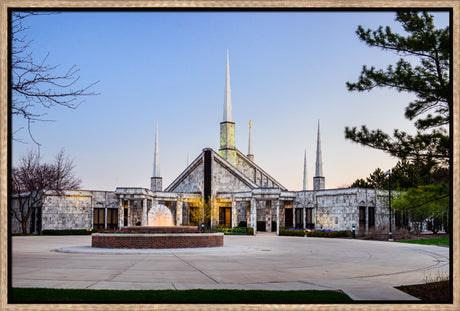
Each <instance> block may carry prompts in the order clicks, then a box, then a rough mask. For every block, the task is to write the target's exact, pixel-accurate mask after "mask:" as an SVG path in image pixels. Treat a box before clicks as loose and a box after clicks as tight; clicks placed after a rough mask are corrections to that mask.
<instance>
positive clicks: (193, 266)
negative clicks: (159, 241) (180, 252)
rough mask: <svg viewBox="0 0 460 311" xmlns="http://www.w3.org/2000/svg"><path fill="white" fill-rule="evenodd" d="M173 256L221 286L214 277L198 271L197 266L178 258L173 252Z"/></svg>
mask: <svg viewBox="0 0 460 311" xmlns="http://www.w3.org/2000/svg"><path fill="white" fill-rule="evenodd" d="M171 254H173V255H174V256H176V257H177V259H179V260H180V261H182V262H183V263H185V264H187V265H189V266H190V267H192V268H193V269H195V270H197V271H198V272H200V273H201V274H203V275H204V276H205V277H207V278H208V279H210V280H211V281H213V282H214V283H216V284H220V283H219V282H217V281H216V280H214V279H213V278H212V277H210V276H209V275H207V274H206V273H204V272H203V271H202V270H200V269H198V268H197V267H195V266H194V265H192V264H191V263H189V262H187V261H185V260H184V259H182V258H181V257H179V256H177V255H176V254H174V253H173V252H171Z"/></svg>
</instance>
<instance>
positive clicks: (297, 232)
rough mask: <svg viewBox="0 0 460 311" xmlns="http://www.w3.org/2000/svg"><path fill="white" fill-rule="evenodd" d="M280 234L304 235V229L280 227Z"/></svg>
mask: <svg viewBox="0 0 460 311" xmlns="http://www.w3.org/2000/svg"><path fill="white" fill-rule="evenodd" d="M280 235H285V236H305V230H304V229H295V228H285V227H280Z"/></svg>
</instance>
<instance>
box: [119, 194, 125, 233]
mask: <svg viewBox="0 0 460 311" xmlns="http://www.w3.org/2000/svg"><path fill="white" fill-rule="evenodd" d="M119 202H120V204H119V205H118V227H119V228H122V227H123V215H124V213H123V199H122V198H120V199H119Z"/></svg>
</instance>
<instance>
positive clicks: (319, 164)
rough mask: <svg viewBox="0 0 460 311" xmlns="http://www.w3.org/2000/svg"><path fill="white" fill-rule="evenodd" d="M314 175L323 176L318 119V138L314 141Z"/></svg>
mask: <svg viewBox="0 0 460 311" xmlns="http://www.w3.org/2000/svg"><path fill="white" fill-rule="evenodd" d="M315 177H323V160H322V156H321V138H320V134H319V120H318V138H317V141H316V175H315Z"/></svg>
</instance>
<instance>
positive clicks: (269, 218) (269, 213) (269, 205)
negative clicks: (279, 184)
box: [265, 201, 272, 232]
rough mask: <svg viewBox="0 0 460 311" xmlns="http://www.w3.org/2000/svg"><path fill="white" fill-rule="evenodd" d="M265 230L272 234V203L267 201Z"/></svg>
mask: <svg viewBox="0 0 460 311" xmlns="http://www.w3.org/2000/svg"><path fill="white" fill-rule="evenodd" d="M265 230H266V231H267V232H272V201H265Z"/></svg>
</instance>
